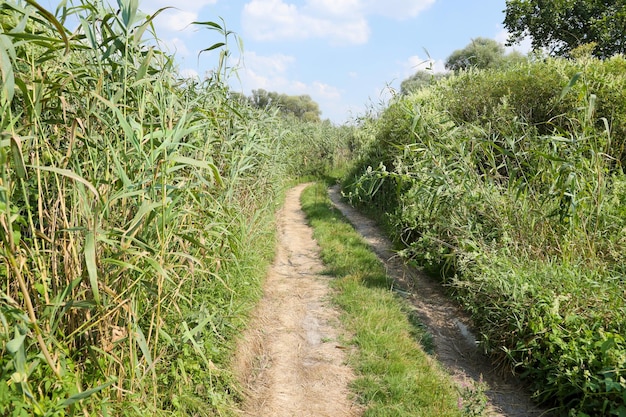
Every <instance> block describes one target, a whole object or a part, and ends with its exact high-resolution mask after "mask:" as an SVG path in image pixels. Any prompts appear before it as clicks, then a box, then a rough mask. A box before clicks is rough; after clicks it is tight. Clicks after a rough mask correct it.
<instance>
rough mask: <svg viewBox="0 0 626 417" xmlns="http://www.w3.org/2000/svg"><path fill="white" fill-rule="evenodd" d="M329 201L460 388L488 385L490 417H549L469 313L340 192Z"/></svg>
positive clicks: (335, 191)
mask: <svg viewBox="0 0 626 417" xmlns="http://www.w3.org/2000/svg"><path fill="white" fill-rule="evenodd" d="M329 195H330V198H331V200H332V202H333V204H334V205H335V207H337V208H338V209H339V210H340V211H341V212H342V213H343V215H344V216H345V217H346V218H348V220H349V221H350V223H351V224H352V225H353V226H354V228H355V229H356V230H357V231H358V232H359V233H360V234H361V236H362V237H363V238H364V239H365V240H366V241H367V242H368V244H369V245H370V247H371V248H372V250H374V252H375V253H376V254H377V255H378V257H379V258H380V259H381V261H383V263H384V264H385V266H386V268H387V273H388V275H389V276H390V277H392V278H393V279H394V282H395V283H396V285H398V287H399V289H400V291H401V293H402V294H403V295H404V296H405V297H407V298H408V299H409V300H410V301H411V303H412V305H413V306H414V308H415V312H416V313H417V315H418V317H419V318H420V320H421V321H422V323H424V324H425V325H426V327H427V328H428V330H429V332H430V333H431V334H432V337H433V344H434V346H435V356H436V358H437V359H438V360H439V362H440V363H441V364H442V365H443V366H444V368H445V369H446V370H448V372H449V373H450V374H451V375H452V376H453V377H454V378H455V380H456V381H457V383H458V384H459V385H461V386H464V385H465V386H472V385H473V384H475V383H477V382H480V381H482V382H484V383H486V384H487V387H488V389H487V391H486V395H487V397H488V399H489V402H490V404H491V407H490V409H489V413H488V414H489V415H490V416H503V417H527V416H529V417H532V416H542V415H548V414H547V413H546V410H545V409H540V408H538V407H536V406H535V405H534V403H533V402H532V401H531V399H530V396H529V395H528V393H527V392H526V391H525V389H524V387H523V385H521V384H520V383H519V381H518V380H517V379H516V378H514V377H513V376H512V375H510V374H503V373H502V372H501V371H496V370H495V369H494V366H493V365H492V363H491V362H490V361H489V359H488V358H487V357H486V356H485V355H483V354H482V352H481V350H480V349H479V347H478V346H477V343H476V339H475V337H474V335H473V333H472V330H471V329H472V323H471V321H470V319H469V318H468V317H467V315H466V314H464V312H463V311H462V310H461V309H460V308H459V307H458V306H457V305H456V304H455V303H453V302H452V301H451V300H449V299H448V298H447V297H446V296H445V294H444V293H443V291H442V289H441V286H440V285H439V284H438V283H437V282H435V281H433V280H432V279H430V278H429V277H427V276H425V275H424V274H423V273H421V272H420V271H418V270H415V269H413V268H408V267H407V266H406V265H404V263H403V262H402V260H401V259H399V258H398V256H397V255H396V254H395V253H394V252H393V250H392V244H391V242H390V241H389V239H387V238H386V237H385V236H384V235H383V234H382V232H380V231H379V230H378V228H377V226H376V224H375V222H374V221H372V220H371V219H369V218H367V217H365V216H363V215H362V214H360V213H359V212H358V211H357V210H355V209H354V208H352V207H351V206H350V205H348V204H346V203H345V202H344V201H343V200H342V196H341V192H340V190H339V187H332V188H331V189H330V190H329Z"/></svg>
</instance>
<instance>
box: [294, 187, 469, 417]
mask: <svg viewBox="0 0 626 417" xmlns="http://www.w3.org/2000/svg"><path fill="white" fill-rule="evenodd" d="M302 209H303V210H304V212H305V213H306V215H307V218H308V219H309V222H310V224H311V226H312V227H313V229H314V237H315V239H316V240H317V242H318V243H319V245H320V247H321V256H322V260H323V261H324V263H325V264H326V265H327V267H328V273H329V274H330V275H332V276H333V277H336V280H335V281H333V286H334V288H335V289H336V295H335V296H334V297H335V301H336V302H337V303H338V304H339V306H340V307H341V308H342V310H343V317H342V321H343V323H344V326H345V328H346V332H347V333H348V334H349V335H352V336H350V339H349V340H346V343H347V344H348V345H351V346H354V347H356V349H355V351H354V353H353V355H352V357H351V359H350V360H349V363H350V365H351V366H353V367H354V369H355V371H356V373H357V379H356V381H355V382H354V383H353V387H352V388H353V391H354V392H355V394H356V396H357V399H358V401H359V402H360V403H361V404H362V405H363V406H364V407H365V414H364V416H368V417H374V416H394V417H402V416H406V417H408V416H416V415H419V416H433V417H435V416H461V415H462V411H463V407H464V405H463V403H462V402H460V401H461V400H460V393H459V391H458V390H457V387H456V386H455V384H454V382H453V381H452V379H451V377H450V376H448V375H446V374H445V372H443V370H442V369H441V368H440V366H439V365H438V364H437V362H436V361H435V360H434V359H433V358H432V357H430V356H429V355H428V354H427V353H425V351H424V349H423V347H422V345H421V343H422V341H427V339H428V335H426V334H425V333H424V330H423V329H422V328H420V327H416V326H414V324H412V323H411V321H410V320H409V315H408V314H407V311H409V310H408V307H407V305H406V304H405V303H406V301H404V300H402V299H401V298H400V297H398V296H396V295H394V293H393V291H391V290H390V287H391V285H390V284H391V283H390V282H389V278H388V277H387V275H386V272H385V268H384V266H383V265H382V263H381V262H380V261H379V260H378V258H377V257H376V255H375V254H374V253H373V252H372V251H371V249H370V248H369V247H368V246H367V244H366V243H365V242H364V241H363V240H362V238H361V237H360V236H359V234H358V233H357V232H356V231H355V230H354V228H353V227H352V226H351V225H350V224H349V223H348V222H347V221H346V219H345V218H344V217H343V215H342V214H341V213H340V212H339V211H337V210H336V209H334V208H332V205H331V203H330V200H329V198H328V194H327V192H326V185H324V184H322V183H317V184H315V185H313V186H310V187H308V188H306V189H305V191H304V192H303V194H302ZM468 404H470V402H469V397H468ZM466 411H467V410H466ZM465 415H473V414H465Z"/></svg>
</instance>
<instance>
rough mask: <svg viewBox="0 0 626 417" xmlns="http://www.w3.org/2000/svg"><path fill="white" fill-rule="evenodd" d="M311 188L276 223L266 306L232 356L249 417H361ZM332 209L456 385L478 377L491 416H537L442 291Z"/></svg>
mask: <svg viewBox="0 0 626 417" xmlns="http://www.w3.org/2000/svg"><path fill="white" fill-rule="evenodd" d="M305 187H306V184H303V185H300V186H298V187H296V188H294V189H292V190H290V191H289V193H288V194H287V198H286V201H285V206H284V207H283V209H282V211H281V213H280V214H279V216H278V217H279V224H278V232H279V242H278V250H277V255H276V259H275V261H274V264H273V266H272V267H271V269H270V271H269V274H268V277H267V279H266V282H265V285H264V297H263V300H262V301H261V302H260V304H259V306H258V307H257V309H256V310H255V312H254V316H253V317H254V318H253V320H252V323H251V324H250V327H249V330H248V331H247V332H246V333H245V334H244V335H243V337H242V342H241V343H240V345H239V347H238V350H237V352H236V354H235V363H234V365H235V372H236V373H237V374H238V375H239V377H240V380H241V381H242V383H243V385H244V388H245V390H246V393H245V394H246V397H247V400H246V402H245V404H244V410H243V413H242V415H243V416H245V417H292V416H293V417H296V416H297V417H309V416H310V417H326V416H328V417H357V416H360V415H361V414H362V410H361V409H360V408H359V407H358V406H357V405H355V404H354V403H353V402H352V401H350V399H349V397H350V393H349V389H348V384H349V382H350V381H351V380H352V379H353V378H354V375H353V373H352V371H351V370H350V368H348V367H347V366H346V365H345V362H346V356H345V355H346V354H347V351H346V350H345V349H344V347H343V346H341V345H340V344H339V342H338V340H337V339H338V337H339V335H340V334H341V330H339V329H340V323H339V320H338V314H339V313H338V312H337V311H336V310H335V309H334V307H333V306H332V305H331V304H330V303H329V300H328V296H329V288H328V283H327V281H328V279H329V278H328V277H325V276H323V275H320V273H321V271H322V270H323V264H322V263H321V261H320V259H319V254H318V247H317V244H316V243H315V241H314V240H313V237H312V231H311V229H310V228H309V227H308V226H307V222H306V218H305V215H304V213H303V212H302V211H301V210H300V193H301V192H302V190H303V189H304V188H305ZM330 196H331V199H332V201H333V203H334V204H335V205H336V206H337V207H338V208H339V209H340V210H341V211H342V212H343V214H344V215H345V216H346V217H347V218H348V219H349V220H350V222H351V223H352V224H353V225H354V226H355V228H356V229H357V230H358V231H359V232H360V233H361V234H362V235H363V237H364V238H365V239H366V240H367V241H368V243H369V244H370V245H371V247H372V249H373V250H374V251H375V252H376V253H377V255H378V256H379V257H380V258H381V260H383V261H384V262H385V265H386V266H387V268H388V273H389V275H390V276H392V277H393V278H394V279H395V280H396V282H398V284H399V285H400V286H402V288H403V290H404V291H403V293H404V294H407V296H408V298H410V300H411V301H412V303H413V305H414V306H415V310H416V312H417V314H418V315H419V317H420V318H421V320H422V321H423V322H424V323H425V324H426V326H427V327H428V329H429V331H430V332H431V333H432V335H433V341H434V345H435V354H436V357H437V359H438V360H439V361H440V362H441V363H442V364H443V365H444V367H445V368H446V369H448V370H449V372H450V373H451V374H452V375H453V376H454V377H455V378H456V379H457V381H459V383H460V384H467V383H471V381H478V380H480V379H481V378H482V380H483V381H484V382H486V383H487V384H488V386H489V388H490V389H489V390H488V391H487V396H488V397H489V400H490V402H491V404H492V409H491V415H493V416H506V417H522V416H539V415H541V414H542V411H541V410H538V409H537V408H535V407H534V406H533V405H532V403H531V401H530V400H529V398H528V396H527V395H524V393H523V390H522V389H521V387H520V386H519V385H518V384H517V383H516V382H515V381H514V380H511V379H508V380H507V379H506V378H503V377H502V376H501V375H499V374H498V373H496V372H494V371H493V367H492V366H491V365H490V363H489V362H488V361H487V359H486V358H485V357H484V356H482V355H481V353H480V352H479V351H478V349H477V347H476V343H475V340H474V338H473V336H472V334H471V331H470V330H469V329H470V328H471V324H470V322H469V320H468V319H467V318H465V317H464V315H463V314H462V312H461V311H460V310H459V309H458V308H457V307H456V306H455V305H454V304H453V303H451V302H450V301H449V300H448V299H447V298H446V297H445V296H444V295H443V294H442V292H441V290H440V287H439V285H438V284H436V283H434V282H433V281H432V280H430V279H428V278H427V277H425V276H422V275H421V274H419V273H417V272H415V271H410V270H408V269H406V268H405V267H404V266H403V264H402V262H401V261H400V260H399V259H397V257H395V256H394V253H393V252H392V251H391V243H390V242H389V241H388V240H387V239H386V238H385V237H384V236H383V235H382V234H381V233H380V232H379V231H378V230H377V228H376V226H375V225H374V223H373V222H372V221H371V220H369V219H368V218H366V217H364V216H362V215H360V214H359V213H358V212H357V211H356V210H354V209H352V208H351V207H350V206H348V205H346V204H345V203H343V202H342V201H341V195H340V192H339V190H338V189H337V188H333V189H331V190H330Z"/></svg>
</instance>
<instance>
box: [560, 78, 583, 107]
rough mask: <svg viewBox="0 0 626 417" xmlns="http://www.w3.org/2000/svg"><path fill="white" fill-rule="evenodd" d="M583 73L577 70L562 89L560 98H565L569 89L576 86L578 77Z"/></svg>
mask: <svg viewBox="0 0 626 417" xmlns="http://www.w3.org/2000/svg"><path fill="white" fill-rule="evenodd" d="M582 75H583V73H582V72H577V73H576V74H574V76H573V77H572V78H571V79H570V80H569V83H568V84H567V85H566V86H565V88H564V89H563V91H561V95H560V96H559V100H563V97H565V96H566V95H567V93H569V91H570V90H571V89H572V87H574V85H575V84H576V82H577V81H578V79H579V78H580V77H581V76H582Z"/></svg>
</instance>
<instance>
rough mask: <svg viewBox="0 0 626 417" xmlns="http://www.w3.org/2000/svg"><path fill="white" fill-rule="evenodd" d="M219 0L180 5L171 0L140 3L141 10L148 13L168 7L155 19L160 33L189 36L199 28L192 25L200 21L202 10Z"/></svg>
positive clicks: (152, 0) (195, 1) (188, 2)
mask: <svg viewBox="0 0 626 417" xmlns="http://www.w3.org/2000/svg"><path fill="white" fill-rule="evenodd" d="M217 1H218V0H194V1H185V2H181V3H182V4H181V5H180V6H172V3H173V2H172V1H171V0H143V1H142V2H141V3H140V4H139V10H141V11H142V12H144V13H147V14H150V15H151V14H153V13H155V12H156V11H157V10H159V9H162V8H165V7H167V10H163V11H162V12H161V13H160V14H159V15H158V16H157V17H156V18H155V19H154V25H155V27H156V32H157V33H158V34H159V35H161V36H162V35H163V34H164V33H168V32H169V33H172V32H176V33H177V34H178V36H182V35H183V34H184V36H189V35H190V34H191V33H192V32H193V31H195V30H197V29H198V28H197V27H195V26H194V25H191V23H192V22H195V21H198V16H199V13H200V11H201V10H202V9H203V8H204V7H206V6H209V5H212V4H216V3H217Z"/></svg>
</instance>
